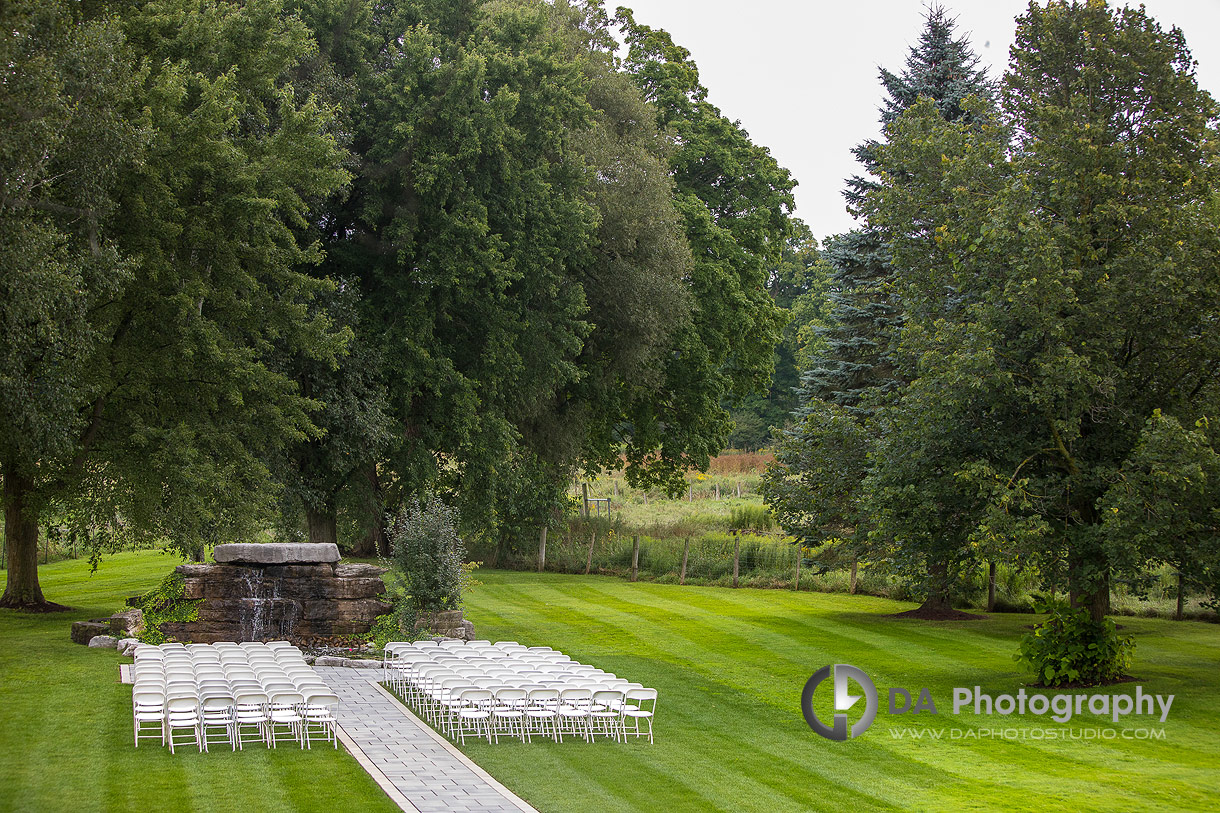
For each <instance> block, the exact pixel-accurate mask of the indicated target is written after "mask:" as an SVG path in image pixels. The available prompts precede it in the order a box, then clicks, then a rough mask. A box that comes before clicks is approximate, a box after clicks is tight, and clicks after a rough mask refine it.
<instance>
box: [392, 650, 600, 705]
mask: <svg viewBox="0 0 1220 813" xmlns="http://www.w3.org/2000/svg"><path fill="white" fill-rule="evenodd" d="M563 657H565V658H566V656H563ZM387 666H388V668H387V671H386V677H387V680H386V682H387V683H389V684H390V685H391V687H392V688H394V689H397V690H398V691H399V692H400V693H404V694H406V695H407V696H408V698H409V699H411V700H414V698H415V697H416V695H417V693H418V690H419V686H418V676H419V672H420V671H421V670H423V669H428V668H433V667H444V668H448V669H454V670H458V671H462V670H476V671H481V672H483V673H485V674H488V675H500V676H504V677H506V678H513V677H518V678H520V679H521V680H523V681H526V682H529V681H531V680H533V681H535V682H536V681H537V680H538V679H545V678H548V677H611V678H613V677H614V675H612V674H611V673H608V672H606V671H604V670H602V669H598V668H597V667H594V666H589V665H587V664H582V663H577V662H575V661H571V660H564V661H558V660H550V661H545V660H522V659H514V658H509V659H498V660H481V659H475V658H468V659H463V660H448V659H443V658H429V657H427V656H421V655H416V654H404V655H402V656H400V657H398V658H396V659H395V660H393V661H391V662H390V663H389V664H388V665H387Z"/></svg>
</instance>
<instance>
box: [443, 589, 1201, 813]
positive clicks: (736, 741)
mask: <svg viewBox="0 0 1220 813" xmlns="http://www.w3.org/2000/svg"><path fill="white" fill-rule="evenodd" d="M478 575H479V578H480V579H481V580H482V581H483V585H482V586H480V587H478V588H476V590H475V591H474V592H473V593H471V594H470V595H469V596H468V599H467V615H468V617H470V618H471V619H472V620H473V621H474V622H475V629H476V632H477V633H478V634H479V636H480V637H482V638H490V639H492V640H496V639H505V638H511V639H516V640H519V641H521V642H522V643H526V644H547V645H550V646H554V647H556V648H558V649H561V650H563V651H564V652H567V653H568V654H570V655H571V656H572V657H573V658H575V659H577V660H580V661H584V662H586V663H591V664H595V665H597V666H600V667H603V668H605V669H608V670H609V671H612V672H615V673H617V674H618V675H620V676H622V677H627V678H629V679H632V680H638V681H641V682H643V683H645V684H646V685H651V686H655V687H657V688H658V689H659V690H660V702H659V705H658V720H657V737H658V739H657V743H656V745H654V746H652V747H649V746H648V745H647V744H646V743H636V742H631V743H628V744H627V745H625V746H624V745H620V744H613V743H606V742H598V743H596V744H594V745H586V744H584V743H578V742H565V743H563V744H561V745H557V744H554V743H539V742H537V741H535V742H534V743H533V744H531V745H528V746H525V745H520V744H509V743H506V742H505V741H503V740H502V741H501V743H500V744H498V745H495V746H489V745H487V744H481V745H480V744H469V745H467V747H466V749H465V750H466V752H467V753H468V754H469V755H470V756H471V757H472V758H473V759H474V760H475V761H476V762H478V763H479V764H480V765H482V766H483V767H484V768H486V769H487V770H488V771H489V772H490V773H491V774H492V775H493V776H495V777H496V778H497V779H499V780H500V781H502V782H503V783H504V784H506V785H507V786H508V787H510V788H512V789H513V790H514V791H515V792H517V793H518V794H520V795H521V796H523V797H524V798H526V799H527V800H528V801H530V802H531V803H532V804H534V805H535V806H537V807H538V808H539V809H540V810H542V811H566V810H570V811H611V810H648V811H652V810H663V811H666V812H667V813H675V812H676V811H681V810H710V809H718V810H758V811H767V813H778V811H787V810H792V811H799V810H814V809H838V810H857V809H902V810H911V809H916V810H972V809H975V810H995V809H1012V810H1040V811H1046V810H1065V809H1070V810H1105V811H1115V810H1189V809H1196V810H1214V809H1215V808H1216V804H1217V798H1220V721H1218V719H1217V715H1216V711H1215V709H1216V704H1217V703H1218V702H1220V627H1217V626H1215V625H1210V624H1203V623H1199V622H1183V623H1173V622H1169V621H1163V620H1158V619H1143V618H1123V619H1121V623H1122V624H1123V625H1124V626H1125V628H1126V631H1128V632H1131V633H1133V634H1134V635H1135V637H1136V640H1137V642H1138V650H1137V655H1136V657H1137V661H1136V665H1135V667H1134V670H1133V671H1134V674H1136V675H1137V676H1138V677H1139V678H1140V679H1141V680H1140V685H1142V686H1143V687H1144V690H1145V691H1146V692H1150V693H1154V694H1174V695H1176V699H1175V701H1174V703H1173V707H1172V710H1171V712H1170V716H1169V718H1168V720H1167V722H1166V723H1165V724H1164V725H1163V728H1164V731H1165V739H1164V740H1160V741H1156V742H1149V741H1122V740H1113V741H1104V742H1102V741H1096V740H1094V741H1088V742H1081V741H1057V742H1053V741H1040V742H1034V741H1024V742H1022V741H999V740H997V741H989V740H976V739H958V740H955V741H954V740H950V737H951V736H952V735H951V734H950V733H946V734H945V735H944V737H945V739H944V740H941V741H931V740H928V739H922V740H911V739H906V740H898V739H895V738H893V737H892V736H891V734H890V731H889V729H890V728H891V727H893V728H901V727H904V726H907V727H915V728H921V729H940V728H958V729H961V730H974V731H979V730H981V729H989V728H1000V727H1001V726H1000V725H998V724H996V723H995V722H993V721H998V720H1003V721H1004V723H1003V726H1002V727H1007V728H1017V729H1018V730H1032V729H1033V728H1041V727H1043V726H1045V727H1048V728H1051V729H1059V730H1066V729H1071V728H1075V729H1077V730H1079V729H1081V728H1089V729H1095V728H1098V727H1100V728H1103V729H1115V730H1118V729H1121V728H1123V727H1124V725H1123V724H1120V725H1118V726H1115V725H1112V724H1110V723H1109V722H1108V720H1102V719H1099V718H1097V717H1094V716H1091V715H1088V714H1085V715H1082V716H1081V717H1080V718H1078V719H1077V720H1074V721H1073V722H1072V723H1069V724H1064V725H1061V724H1058V723H1054V722H1052V721H1050V720H1049V719H1048V718H1035V717H1032V716H1027V717H1024V718H1021V717H1008V718H985V717H975V716H974V715H973V714H963V715H961V716H958V717H955V716H953V715H952V714H951V713H950V712H951V711H952V705H951V702H950V701H951V697H952V688H953V687H955V686H967V687H972V686H974V685H976V684H977V685H979V686H981V687H982V690H983V691H984V692H989V693H991V694H992V695H999V694H1003V693H1013V694H1015V693H1016V691H1017V689H1019V688H1020V687H1021V686H1022V685H1023V684H1024V683H1025V682H1026V680H1027V677H1026V675H1025V673H1023V672H1022V671H1021V669H1020V667H1019V666H1018V665H1017V664H1016V663H1015V662H1014V661H1013V660H1012V654H1013V652H1014V651H1015V649H1016V642H1017V639H1018V638H1019V636H1020V635H1021V633H1022V631H1023V627H1024V626H1025V625H1028V624H1030V623H1031V621H1032V618H1033V617H1032V616H1029V615H995V616H993V617H992V618H991V619H990V620H988V621H983V622H977V621H976V622H953V623H927V622H916V621H909V620H898V619H892V618H887V617H885V616H886V615H887V614H889V613H893V612H895V611H896V610H899V609H907V608H909V607H910V606H912V605H909V604H899V603H896V602H892V601H888V600H885V599H878V598H870V597H852V596H844V595H829V594H804V593H802V594H794V593H791V592H785V591H764V590H736V591H735V590H731V589H726V588H711V587H677V586H674V585H660V584H644V583H641V584H630V583H627V582H624V581H621V580H618V579H613V578H598V577H592V578H582V577H572V576H559V575H550V574H544V575H539V574H526V573H516V572H511V573H510V572H496V571H490V572H488V571H482V570H480V571H479V574H478ZM828 663H850V664H853V665H855V666H858V667H860V668H862V669H863V670H864V671H865V672H867V673H868V674H869V675H871V676H872V678H873V681H874V682H875V683H876V685H877V688H878V692H879V694H880V695H881V703H882V711H881V713H880V714H879V715H878V717H877V721H876V723H874V725H873V727H872V728H871V729H870V730H869V731H868V732H867V733H866V734H865V735H864V736H863V737H861V738H859V739H856V740H852V741H848V742H841V743H836V742H830V741H828V740H823V739H822V738H820V737H818V736H817V735H815V734H814V733H813V732H812V731H811V730H810V729H809V727H808V726H807V725H806V724H805V721H804V719H803V717H802V716H801V711H800V693H801V689H802V687H803V685H804V683H805V681H806V680H807V679H808V678H809V676H810V675H811V674H812V673H813V672H814V671H815V670H816V669H818V668H819V667H821V666H823V665H825V664H828ZM892 686H904V687H907V688H910V689H912V693H913V694H915V693H917V690H918V689H919V688H920V687H928V688H930V689H931V692H932V697H933V699H934V700H935V701H936V702H937V705H938V707H939V709H940V711H941V712H942V713H941V714H940V715H938V716H935V717H933V716H932V715H929V714H922V715H919V716H918V717H912V716H911V715H905V716H903V717H897V716H890V715H888V714H886V713H885V703H886V699H887V689H888V688H889V687H892ZM1094 691H1097V690H1094ZM1101 691H1105V692H1108V693H1133V692H1134V684H1126V685H1122V686H1118V687H1111V688H1109V689H1105V690H1101ZM1048 693H1050V692H1048ZM829 694H830V690H829V687H828V686H827V687H823V690H822V691H821V692H819V695H818V698H819V700H823V698H824V697H825V701H826V702H827V704H828V702H829ZM853 714H854V712H853ZM828 718H829V713H827V714H826V715H824V716H823V719H828ZM853 719H854V717H853ZM1143 719H1144V720H1145V721H1146V719H1147V718H1143ZM1147 725H1149V724H1148V723H1147V722H1140V723H1127V724H1125V727H1128V728H1134V727H1136V726H1141V727H1142V726H1147ZM1152 727H1154V728H1162V726H1161V725H1160V724H1159V723H1158V722H1154V723H1153V724H1152ZM1027 736H1028V735H1027Z"/></svg>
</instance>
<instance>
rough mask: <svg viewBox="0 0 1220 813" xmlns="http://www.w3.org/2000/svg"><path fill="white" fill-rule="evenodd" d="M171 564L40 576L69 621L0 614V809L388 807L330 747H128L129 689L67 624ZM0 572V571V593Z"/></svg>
mask: <svg viewBox="0 0 1220 813" xmlns="http://www.w3.org/2000/svg"><path fill="white" fill-rule="evenodd" d="M176 564H178V560H176V559H173V558H172V557H169V556H166V555H163V554H161V553H158V552H146V553H127V554H119V555H117V556H114V557H107V558H106V559H105V560H104V561H103V562H102V566H101V568H100V569H99V570H98V572H97V573H96V574H95V575H94V576H92V577H91V576H89V572H88V564H87V562H85V561H83V560H81V561H66V562H58V563H54V564H51V565H47V566H44V567H42V568H40V569H39V570H40V578H41V580H42V585H43V591H44V592H45V593H46V595H47V598H48V599H50V600H52V601H57V602H59V603H61V604H68V605H70V606H71V607H73V608H74V609H73V611H72V612H70V613H53V614H50V615H31V614H27V613H14V612H12V611H10V610H0V642H2V643H0V811H10V810H22V811H25V810H28V811H38V812H39V813H44V812H46V811H61V810H62V811H73V813H76V812H77V811H93V810H104V811H162V810H172V811H175V812H176V813H177V812H179V811H210V810H214V811H220V812H224V813H228V811H238V810H240V811H254V810H268V811H272V810H283V811H297V810H320V811H321V810H325V811H330V810H352V811H355V810H359V811H366V810H370V811H377V810H384V811H389V810H397V809H398V808H397V807H396V806H394V805H393V804H392V803H391V802H390V800H389V799H388V798H387V797H386V796H385V794H383V793H382V792H381V789H380V788H378V787H377V785H376V784H375V783H374V782H373V780H372V779H371V778H369V776H368V774H366V773H365V772H364V771H363V770H362V769H361V768H360V766H359V765H357V764H356V761H355V760H353V759H351V758H350V757H349V756H347V754H346V753H345V752H344V751H343V750H342V749H340V750H339V751H334V750H333V749H331V748H329V747H327V748H315V749H313V750H311V751H301V750H300V749H298V748H285V747H281V748H279V749H276V750H275V751H268V750H266V749H263V748H261V747H255V748H248V749H247V750H245V751H242V752H238V753H233V752H231V751H227V750H221V749H219V748H216V747H215V746H213V750H212V752H211V753H208V754H199V753H197V752H193V751H192V749H182V750H179V752H178V753H177V754H176V755H174V756H170V753H169V751H168V750H166V749H163V748H160V747H158V746H157V745H156V744H155V743H151V744H150V743H147V742H144V743H141V745H140V748H139V750H136V749H135V748H134V747H133V746H132V741H131V687H130V686H124V685H121V684H120V683H119V682H118V677H119V672H118V665H119V663H122V662H126V661H127V659H125V658H120V657H119V655H118V653H116V652H115V651H114V650H110V649H89V648H87V647H83V646H79V645H77V644H74V643H72V642H71V640H69V638H68V630H69V628H70V627H71V623H72V621H74V620H80V619H84V618H93V617H98V616H104V615H109V614H110V613H112V612H114V611H115V610H118V609H120V608H121V605H122V603H123V599H124V597H126V596H128V595H132V594H134V593H138V592H141V591H144V590H147V589H149V588H151V587H153V586H154V585H156V583H157V582H158V581H160V580H161V578H163V577H164V576H165V574H166V573H168V572H169V571H170V570H171V569H172V568H173V567H174V565H176ZM2 583H3V575H2V574H0V584H2Z"/></svg>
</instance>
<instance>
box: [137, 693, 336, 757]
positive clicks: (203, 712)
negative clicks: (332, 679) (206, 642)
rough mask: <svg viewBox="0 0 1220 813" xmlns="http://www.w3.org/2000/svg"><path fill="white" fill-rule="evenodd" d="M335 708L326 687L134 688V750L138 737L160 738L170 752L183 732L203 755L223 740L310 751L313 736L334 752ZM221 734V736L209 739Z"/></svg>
mask: <svg viewBox="0 0 1220 813" xmlns="http://www.w3.org/2000/svg"><path fill="white" fill-rule="evenodd" d="M338 704H339V698H338V697H337V696H335V695H334V694H333V693H332V692H331V691H330V690H329V689H326V688H325V687H323V690H310V691H307V692H298V691H287V690H280V691H275V692H270V693H268V692H263V691H257V690H253V689H245V690H241V691H236V692H234V691H221V690H219V689H215V690H206V689H204V690H200V691H197V692H189V691H185V690H183V689H181V688H179V689H175V690H166V689H164V688H160V687H157V686H152V685H140V684H137V685H136V686H135V687H134V688H133V691H132V723H133V727H134V739H135V746H136V747H137V748H139V747H140V739H141V737H145V738H152V737H159V738H160V740H161V744H162V745H168V746H169V750H170V753H171V754H172V753H174V747H175V746H176V745H180V744H182V745H185V744H188V743H189V740H188V741H183V742H181V743H179V742H178V741H177V734H178V733H179V732H185V733H187V734H188V735H190V736H191V737H192V738H193V740H194V742H195V745H196V746H197V747H198V748H199V750H200V751H201V752H206V751H207V750H208V745H210V744H218V743H225V742H227V743H228V744H229V745H230V747H231V748H232V749H233V750H238V749H241V748H243V746H244V743H247V742H262V743H263V744H265V745H267V746H268V747H270V748H274V747H275V746H276V743H277V742H282V741H285V740H286V739H292V740H294V741H296V742H298V743H300V745H301V747H302V748H311V747H312V741H313V739H314V734H315V733H316V734H317V735H318V736H320V737H322V738H323V739H324V741H327V742H332V743H334V745H335V747H336V748H338V740H337V737H336V733H335V724H336V723H335V716H334V709H335V707H336V706H338ZM218 730H219V731H218ZM220 736H223V738H220V739H213V737H220Z"/></svg>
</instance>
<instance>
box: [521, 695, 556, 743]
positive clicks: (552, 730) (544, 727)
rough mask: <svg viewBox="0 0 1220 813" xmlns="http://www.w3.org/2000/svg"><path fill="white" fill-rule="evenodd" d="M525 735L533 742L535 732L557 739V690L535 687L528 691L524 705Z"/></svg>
mask: <svg viewBox="0 0 1220 813" xmlns="http://www.w3.org/2000/svg"><path fill="white" fill-rule="evenodd" d="M525 724H526V725H525V737H526V741H527V742H533V735H534V733H535V732H538V733H541V734H546V735H547V736H549V737H550V738H551V739H553V740H555V741H556V742H558V741H559V690H558V689H550V688H535V689H531V690H530V691H529V703H528V704H527V705H526V707H525Z"/></svg>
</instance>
